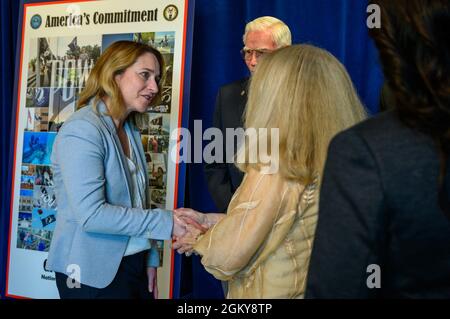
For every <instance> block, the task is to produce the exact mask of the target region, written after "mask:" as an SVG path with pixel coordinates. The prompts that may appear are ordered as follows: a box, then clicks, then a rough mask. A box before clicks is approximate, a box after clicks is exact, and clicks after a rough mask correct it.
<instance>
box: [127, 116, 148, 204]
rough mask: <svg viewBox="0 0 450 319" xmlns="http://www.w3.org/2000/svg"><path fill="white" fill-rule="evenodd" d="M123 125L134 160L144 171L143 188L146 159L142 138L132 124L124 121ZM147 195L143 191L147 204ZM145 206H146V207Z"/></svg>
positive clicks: (145, 176) (146, 185) (145, 177)
mask: <svg viewBox="0 0 450 319" xmlns="http://www.w3.org/2000/svg"><path fill="white" fill-rule="evenodd" d="M125 127H126V129H127V130H129V132H131V134H130V141H131V147H132V148H133V150H134V151H135V152H134V153H135V154H136V160H137V161H138V165H140V167H141V168H142V170H143V173H144V179H145V189H147V188H148V171H147V161H146V160H145V154H144V148H143V146H142V140H141V134H140V133H139V130H138V128H137V127H135V126H134V125H132V124H130V123H129V122H126V123H125ZM147 197H148V194H147V192H145V203H146V204H147V203H148V201H147ZM146 208H147V207H146Z"/></svg>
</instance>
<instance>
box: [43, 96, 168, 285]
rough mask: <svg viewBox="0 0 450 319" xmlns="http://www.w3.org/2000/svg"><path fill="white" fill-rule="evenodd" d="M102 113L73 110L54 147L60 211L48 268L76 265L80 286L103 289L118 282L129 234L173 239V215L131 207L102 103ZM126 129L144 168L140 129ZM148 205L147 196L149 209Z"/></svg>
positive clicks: (127, 175) (116, 142)
mask: <svg viewBox="0 0 450 319" xmlns="http://www.w3.org/2000/svg"><path fill="white" fill-rule="evenodd" d="M91 103H92V101H91ZM98 111H99V112H98V113H96V112H95V110H94V108H93V106H92V104H90V105H88V106H85V107H84V108H82V109H81V110H79V111H77V112H75V113H74V114H73V115H72V116H71V117H70V118H69V119H68V120H67V121H66V122H65V123H64V125H63V126H62V128H61V130H60V131H59V133H58V135H57V137H56V140H55V143H54V145H53V152H52V168H53V181H54V185H55V193H56V202H57V205H58V213H57V220H56V227H55V231H54V233H53V238H52V242H51V245H50V250H49V255H48V260H47V268H48V269H50V270H53V271H56V272H60V273H64V274H67V275H69V274H71V273H72V271H73V268H72V267H73V266H70V265H78V266H79V269H80V282H81V283H83V284H85V285H88V286H92V287H96V288H104V287H106V286H107V285H109V284H110V283H111V282H112V280H113V279H114V277H115V275H116V273H117V270H118V268H119V264H120V262H121V260H122V257H123V255H124V252H125V250H126V247H127V243H128V240H129V238H130V236H134V237H144V238H149V239H157V240H167V239H170V238H171V233H172V227H173V219H172V218H173V217H172V212H170V211H167V210H162V209H153V210H152V209H138V208H130V207H131V206H132V205H131V203H132V198H131V192H130V191H131V185H132V184H131V176H130V173H129V170H128V166H127V162H126V157H125V155H124V153H123V151H122V147H121V144H120V141H119V138H118V136H117V134H116V128H115V126H114V123H113V121H112V119H111V117H110V116H107V115H103V114H104V112H105V111H106V106H105V104H104V103H103V102H99V104H98ZM125 125H127V126H128V127H127V129H130V131H131V132H132V138H130V140H131V145H132V147H133V149H134V150H137V156H136V157H137V158H138V160H140V161H141V163H140V164H141V167H143V168H145V170H146V169H147V164H146V161H145V155H144V150H143V147H142V142H141V136H140V134H139V131H138V130H137V128H136V127H135V126H134V125H133V124H131V123H128V122H127V123H125ZM145 173H146V176H148V173H147V171H146V172H145ZM147 184H148V178H147V179H146V187H148V185H147ZM146 194H147V192H146ZM147 197H148V195H147ZM148 203H149V201H148V198H147V199H146V204H147V207H149V206H148ZM147 207H146V208H147ZM68 267H69V268H68Z"/></svg>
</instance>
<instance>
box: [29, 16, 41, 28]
mask: <svg viewBox="0 0 450 319" xmlns="http://www.w3.org/2000/svg"><path fill="white" fill-rule="evenodd" d="M41 23H42V18H41V16H40V15H39V14H35V15H34V16H32V17H31V20H30V25H31V27H32V28H33V29H37V28H39V27H40V26H41Z"/></svg>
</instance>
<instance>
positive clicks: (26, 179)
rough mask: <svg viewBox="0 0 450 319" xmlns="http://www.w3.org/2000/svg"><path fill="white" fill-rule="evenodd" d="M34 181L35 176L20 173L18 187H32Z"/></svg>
mask: <svg viewBox="0 0 450 319" xmlns="http://www.w3.org/2000/svg"><path fill="white" fill-rule="evenodd" d="M34 183H35V176H29V175H22V176H21V177H20V188H21V189H33V188H34Z"/></svg>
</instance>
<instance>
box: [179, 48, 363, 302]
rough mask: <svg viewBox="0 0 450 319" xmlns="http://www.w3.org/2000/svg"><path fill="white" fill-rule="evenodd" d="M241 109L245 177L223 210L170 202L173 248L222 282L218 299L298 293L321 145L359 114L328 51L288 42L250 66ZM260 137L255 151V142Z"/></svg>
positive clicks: (324, 148)
mask: <svg viewBox="0 0 450 319" xmlns="http://www.w3.org/2000/svg"><path fill="white" fill-rule="evenodd" d="M244 116H245V120H244V122H245V127H246V129H250V130H249V131H251V129H255V130H253V132H254V133H255V134H253V136H251V134H250V135H249V136H247V137H246V140H245V143H243V146H242V147H241V148H240V150H239V152H238V154H237V156H236V165H237V166H238V168H239V169H241V170H242V171H243V172H245V177H244V180H243V182H242V184H241V186H240V187H239V188H238V190H237V191H236V193H235V194H234V196H233V198H232V200H231V202H230V204H229V206H228V209H227V214H202V213H199V212H197V211H195V210H192V209H188V208H180V209H178V210H176V212H175V214H177V215H179V216H180V217H182V218H184V219H185V220H186V221H187V222H188V223H189V224H190V226H189V230H190V231H189V232H188V233H187V234H186V235H185V236H184V237H181V238H176V241H175V243H174V248H175V249H177V250H178V252H180V253H183V252H186V253H187V254H190V253H192V252H194V253H198V254H199V255H201V256H202V259H201V262H202V264H203V265H204V266H205V269H206V270H207V271H208V272H210V273H211V274H212V275H214V276H215V277H216V278H217V279H220V280H223V281H227V282H228V295H227V298H302V297H303V294H304V291H305V280H306V274H307V270H308V265H309V258H310V255H311V249H312V243H313V238H314V231H315V227H316V223H317V217H318V216H317V211H318V206H317V203H318V196H319V193H318V191H319V186H320V175H321V172H322V169H323V165H324V161H325V158H326V152H327V148H328V144H329V142H330V140H331V138H332V137H333V136H334V135H335V134H336V133H338V132H340V131H342V130H344V129H345V128H348V127H350V126H352V125H354V124H355V123H357V122H359V121H361V120H363V119H364V118H365V117H366V113H365V111H364V108H363V106H362V105H361V103H360V101H359V99H358V96H357V94H356V92H355V89H354V87H353V84H352V82H351V80H350V77H349V76H348V74H347V72H346V70H345V68H344V67H343V66H342V64H341V63H339V61H338V60H337V59H336V58H335V57H333V56H332V55H331V54H330V53H328V52H326V51H325V50H322V49H319V48H316V47H313V46H310V45H294V46H290V47H286V48H283V49H280V50H278V51H276V52H275V53H272V54H268V55H267V56H264V58H263V59H262V61H261V62H260V63H259V64H258V68H257V69H256V71H255V73H254V74H253V76H252V79H251V84H250V88H249V99H248V103H247V106H246V111H245V114H244ZM272 128H275V129H276V131H273V130H271V129H272ZM260 129H268V130H260ZM264 142H265V143H268V145H269V146H270V147H267V149H268V152H267V153H268V154H266V155H267V156H265V157H262V156H261V154H258V152H257V150H258V148H257V147H255V146H256V145H261V143H264ZM255 150H256V152H255ZM252 159H254V160H252ZM268 159H270V160H268Z"/></svg>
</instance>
